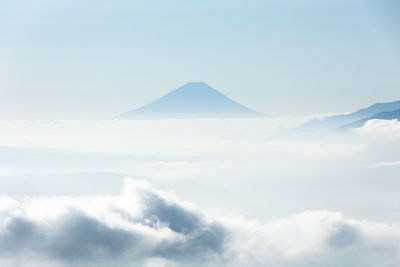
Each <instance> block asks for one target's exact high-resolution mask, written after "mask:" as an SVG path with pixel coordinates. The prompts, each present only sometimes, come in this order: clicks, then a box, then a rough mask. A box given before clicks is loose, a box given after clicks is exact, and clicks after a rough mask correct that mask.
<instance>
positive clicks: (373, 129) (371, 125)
mask: <svg viewBox="0 0 400 267" xmlns="http://www.w3.org/2000/svg"><path fill="white" fill-rule="evenodd" d="M353 131H355V132H357V133H358V134H360V135H361V136H365V137H372V138H375V139H376V140H379V138H381V139H382V138H383V140H381V141H383V142H384V141H395V140H398V139H399V138H400V121H398V120H369V121H367V122H366V123H365V124H364V126H363V127H361V128H356V129H354V130H353Z"/></svg>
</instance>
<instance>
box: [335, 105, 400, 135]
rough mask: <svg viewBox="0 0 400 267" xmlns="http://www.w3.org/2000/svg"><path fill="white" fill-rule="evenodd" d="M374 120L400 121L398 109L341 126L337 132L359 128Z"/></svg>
mask: <svg viewBox="0 0 400 267" xmlns="http://www.w3.org/2000/svg"><path fill="white" fill-rule="evenodd" d="M374 119H378V120H396V119H397V120H400V109H396V110H393V111H386V112H381V113H378V114H375V115H373V116H371V117H368V118H365V119H361V120H358V121H355V122H353V123H349V124H346V125H343V126H341V127H339V128H338V130H339V131H343V130H348V129H352V128H359V127H362V126H363V125H364V123H366V122H367V121H369V120H374Z"/></svg>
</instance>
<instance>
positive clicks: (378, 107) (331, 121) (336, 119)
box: [298, 101, 400, 130]
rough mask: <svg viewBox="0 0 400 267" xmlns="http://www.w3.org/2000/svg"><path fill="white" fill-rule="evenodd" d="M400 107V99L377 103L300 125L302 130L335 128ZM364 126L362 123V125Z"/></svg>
mask: <svg viewBox="0 0 400 267" xmlns="http://www.w3.org/2000/svg"><path fill="white" fill-rule="evenodd" d="M396 109H400V101H395V102H388V103H376V104H374V105H372V106H369V107H367V108H363V109H360V110H358V111H356V112H353V113H349V114H342V115H335V116H330V117H327V118H326V119H323V120H319V119H313V120H311V121H308V122H306V123H304V124H302V125H300V126H299V127H298V129H301V130H334V129H337V128H339V127H341V126H343V125H350V124H352V123H354V122H357V121H361V120H364V119H368V118H371V117H373V116H375V115H377V114H379V113H382V112H390V111H394V110H396ZM361 126H362V125H361Z"/></svg>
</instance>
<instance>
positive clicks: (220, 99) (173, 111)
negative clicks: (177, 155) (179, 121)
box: [118, 81, 264, 119]
mask: <svg viewBox="0 0 400 267" xmlns="http://www.w3.org/2000/svg"><path fill="white" fill-rule="evenodd" d="M262 116H264V115H263V114H261V113H258V112H255V111H253V110H251V109H248V108H247V107H245V106H243V105H241V104H239V103H237V102H235V101H233V100H232V99H230V98H229V97H227V96H225V95H223V94H222V93H220V92H218V91H217V90H215V89H214V88H212V87H211V86H210V85H208V84H207V83H205V82H203V81H201V82H189V83H186V84H185V85H183V86H181V87H179V88H178V89H175V90H173V91H171V92H170V93H168V94H166V95H165V96H163V97H161V98H159V99H157V100H155V101H153V102H151V103H149V104H147V105H145V106H143V107H141V108H139V109H136V110H132V111H128V112H126V113H123V114H121V115H120V116H119V117H118V118H121V119H162V118H227V117H230V118H233V117H262Z"/></svg>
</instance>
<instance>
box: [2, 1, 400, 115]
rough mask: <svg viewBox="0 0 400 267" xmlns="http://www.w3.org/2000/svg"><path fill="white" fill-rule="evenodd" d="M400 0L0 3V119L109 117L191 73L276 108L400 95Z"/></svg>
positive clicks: (343, 107) (271, 110) (253, 104)
mask: <svg viewBox="0 0 400 267" xmlns="http://www.w3.org/2000/svg"><path fill="white" fill-rule="evenodd" d="M399 8H400V6H399V3H398V1H395V0H380V1H378V0H353V1H346V0H323V1H317V0H299V1H294V0H285V1H257V0H251V1H242V0H236V1H224V0H221V1H179V0H173V1H168V2H166V1H156V0H153V1H124V0H120V1H114V2H112V3H111V2H109V1H104V0H100V1H93V0H86V1H64V0H61V1H56V2H55V1H50V0H38V1H28V0H17V1H2V3H1V4H0V90H1V98H0V118H1V119H107V118H112V117H114V116H115V115H117V114H120V113H122V112H125V111H128V110H131V109H134V108H137V107H140V106H142V105H144V104H147V103H148V102H150V101H152V100H154V99H156V98H158V97H160V96H162V95H164V94H166V93H168V92H169V91H171V90H173V89H176V88H178V87H179V86H181V85H183V84H185V83H187V82H190V81H205V82H207V83H208V84H210V85H211V86H213V87H214V88H215V89H217V90H219V91H220V92H222V93H224V94H226V95H227V96H229V97H231V98H233V99H234V100H236V101H238V102H240V103H242V104H244V105H246V106H248V107H250V108H252V109H254V110H257V111H260V112H264V113H266V114H270V115H273V116H286V115H311V114H324V113H332V112H348V111H352V110H355V109H357V108H361V107H365V106H368V105H370V104H373V103H376V102H386V101H394V100H399V99H400V94H399V86H400V81H399V79H398V73H399V71H400V63H399V62H400V32H399V31H398V29H399V27H400V15H399V14H400V13H399V12H398V10H399Z"/></svg>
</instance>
